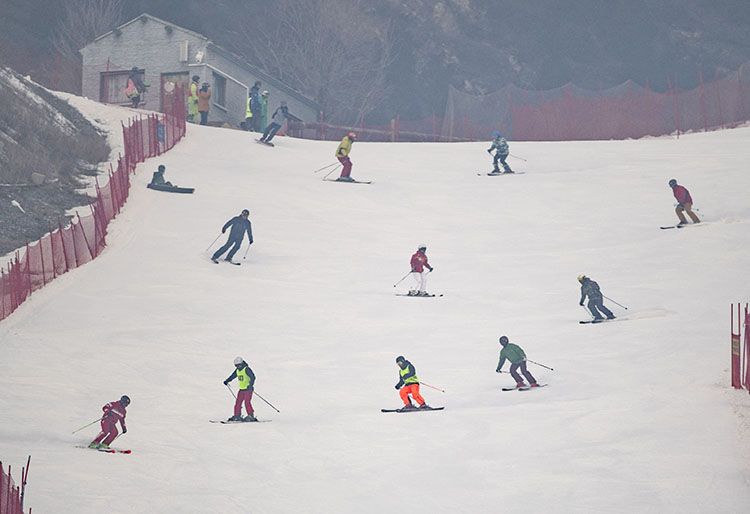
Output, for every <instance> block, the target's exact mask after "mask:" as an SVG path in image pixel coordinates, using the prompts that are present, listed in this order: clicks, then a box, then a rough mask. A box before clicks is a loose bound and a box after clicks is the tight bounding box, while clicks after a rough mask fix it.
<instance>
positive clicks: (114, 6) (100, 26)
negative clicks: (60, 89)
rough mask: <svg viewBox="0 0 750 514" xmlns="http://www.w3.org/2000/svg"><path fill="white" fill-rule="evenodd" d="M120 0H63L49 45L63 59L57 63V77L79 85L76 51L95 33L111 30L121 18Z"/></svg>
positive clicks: (90, 39)
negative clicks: (62, 6)
mask: <svg viewBox="0 0 750 514" xmlns="http://www.w3.org/2000/svg"><path fill="white" fill-rule="evenodd" d="M122 7H123V0H66V1H65V3H64V10H63V14H62V16H61V17H60V19H59V21H58V23H57V26H56V27H55V28H54V35H53V37H52V44H53V46H54V48H55V51H56V52H57V54H58V55H59V57H60V58H61V60H62V61H63V63H62V64H61V63H58V64H57V66H58V67H61V68H63V69H58V70H57V72H58V73H60V75H59V77H60V80H62V81H64V82H65V83H70V82H69V81H72V83H73V84H80V54H79V53H78V51H79V50H80V49H81V48H83V47H84V46H86V45H87V44H88V43H90V42H91V41H93V40H94V39H96V37H97V36H100V35H102V34H104V33H105V32H107V31H109V30H111V29H113V28H114V27H115V26H117V24H118V23H119V22H120V20H121V18H122Z"/></svg>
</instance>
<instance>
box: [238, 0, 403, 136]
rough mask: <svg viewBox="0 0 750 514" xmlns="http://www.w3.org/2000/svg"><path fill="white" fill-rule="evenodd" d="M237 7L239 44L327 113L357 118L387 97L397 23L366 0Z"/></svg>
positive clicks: (290, 0)
mask: <svg viewBox="0 0 750 514" xmlns="http://www.w3.org/2000/svg"><path fill="white" fill-rule="evenodd" d="M233 14H234V15H233V17H232V23H233V26H232V30H231V34H230V39H231V42H232V44H233V46H234V48H235V49H236V50H237V51H238V52H239V53H242V54H243V55H244V56H245V57H246V58H248V60H250V61H251V62H255V63H257V64H258V65H260V67H262V68H263V69H265V70H266V71H267V72H268V73H270V74H271V75H273V76H275V77H278V78H279V79H281V80H283V81H284V82H286V83H288V84H290V85H291V86H292V87H294V88H296V89H298V90H300V91H301V92H302V93H305V94H307V95H308V96H310V97H312V98H313V99H314V100H316V101H317V102H318V103H319V104H320V106H321V108H322V109H323V112H324V113H325V114H326V117H327V119H329V120H335V121H338V122H342V123H356V122H357V121H358V120H359V119H360V118H362V117H363V116H365V115H366V114H367V113H369V112H371V111H372V110H373V109H375V108H376V106H377V105H378V103H379V102H380V101H381V100H382V99H383V98H384V97H385V95H386V93H387V90H388V85H387V82H386V70H387V68H388V66H389V64H390V63H391V62H392V60H393V35H392V29H391V26H390V24H389V23H387V22H383V21H382V20H381V19H379V18H378V17H376V16H374V15H373V14H371V13H370V12H369V7H368V3H367V2H366V1H365V0H277V1H276V2H273V3H271V4H266V5H265V6H264V7H263V8H262V9H253V8H252V6H247V7H245V8H243V7H241V6H240V7H239V8H238V9H237V10H235V12H234V13H233Z"/></svg>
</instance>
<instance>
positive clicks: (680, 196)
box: [669, 179, 701, 225]
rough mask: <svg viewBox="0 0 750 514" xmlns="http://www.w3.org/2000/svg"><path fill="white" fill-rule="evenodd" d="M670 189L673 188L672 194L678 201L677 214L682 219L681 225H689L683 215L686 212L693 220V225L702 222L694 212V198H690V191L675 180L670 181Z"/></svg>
mask: <svg viewBox="0 0 750 514" xmlns="http://www.w3.org/2000/svg"><path fill="white" fill-rule="evenodd" d="M669 187H671V188H672V194H673V195H674V197H675V200H677V207H676V208H675V212H676V213H677V217H678V218H680V223H679V224H680V225H685V224H687V220H686V219H685V215H684V214H683V213H684V212H687V214H688V216H690V219H691V220H693V223H700V222H701V220H700V219H698V216H697V215H696V214H695V213H694V212H693V198H692V197H691V196H690V191H688V190H687V188H685V187H684V186H681V185H679V184H678V183H677V181H676V180H675V179H672V180H670V181H669Z"/></svg>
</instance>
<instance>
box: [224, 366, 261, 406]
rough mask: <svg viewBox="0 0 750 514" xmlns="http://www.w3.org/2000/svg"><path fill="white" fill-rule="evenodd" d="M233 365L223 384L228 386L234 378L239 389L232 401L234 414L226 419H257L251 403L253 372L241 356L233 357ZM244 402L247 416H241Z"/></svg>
mask: <svg viewBox="0 0 750 514" xmlns="http://www.w3.org/2000/svg"><path fill="white" fill-rule="evenodd" d="M234 367H235V368H236V369H235V370H234V371H233V372H232V374H231V375H229V377H228V378H227V379H226V380H225V381H224V385H225V386H228V385H229V382H231V381H232V380H234V379H235V378H236V379H237V381H238V382H239V386H238V387H239V389H240V390H239V391H238V392H237V399H236V400H235V402H234V416H232V417H231V418H229V419H228V420H227V421H258V420H257V419H255V415H254V413H253V405H252V403H251V400H252V399H253V387H254V386H255V373H253V370H251V369H250V366H248V365H247V362H245V360H244V359H243V358H242V357H237V358H236V359H234ZM243 403H244V404H245V410H246V411H247V416H245V417H244V418H243V417H242V404H243Z"/></svg>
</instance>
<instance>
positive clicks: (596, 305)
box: [578, 275, 615, 321]
mask: <svg viewBox="0 0 750 514" xmlns="http://www.w3.org/2000/svg"><path fill="white" fill-rule="evenodd" d="M578 282H580V283H581V301H580V302H578V305H581V306H582V305H583V301H584V300H585V299H586V297H587V296H588V298H589V304H588V307H589V310H590V311H591V314H592V315H593V316H594V321H597V320H601V319H604V318H603V317H602V314H604V315H605V316H607V319H615V315H614V314H612V311H610V310H609V309H607V308H606V307H605V306H604V299H603V295H602V292H601V290H600V289H599V284H597V283H596V282H594V281H593V280H591V279H590V278H589V277H587V276H586V275H579V276H578ZM599 311H601V313H600V312H599Z"/></svg>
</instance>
